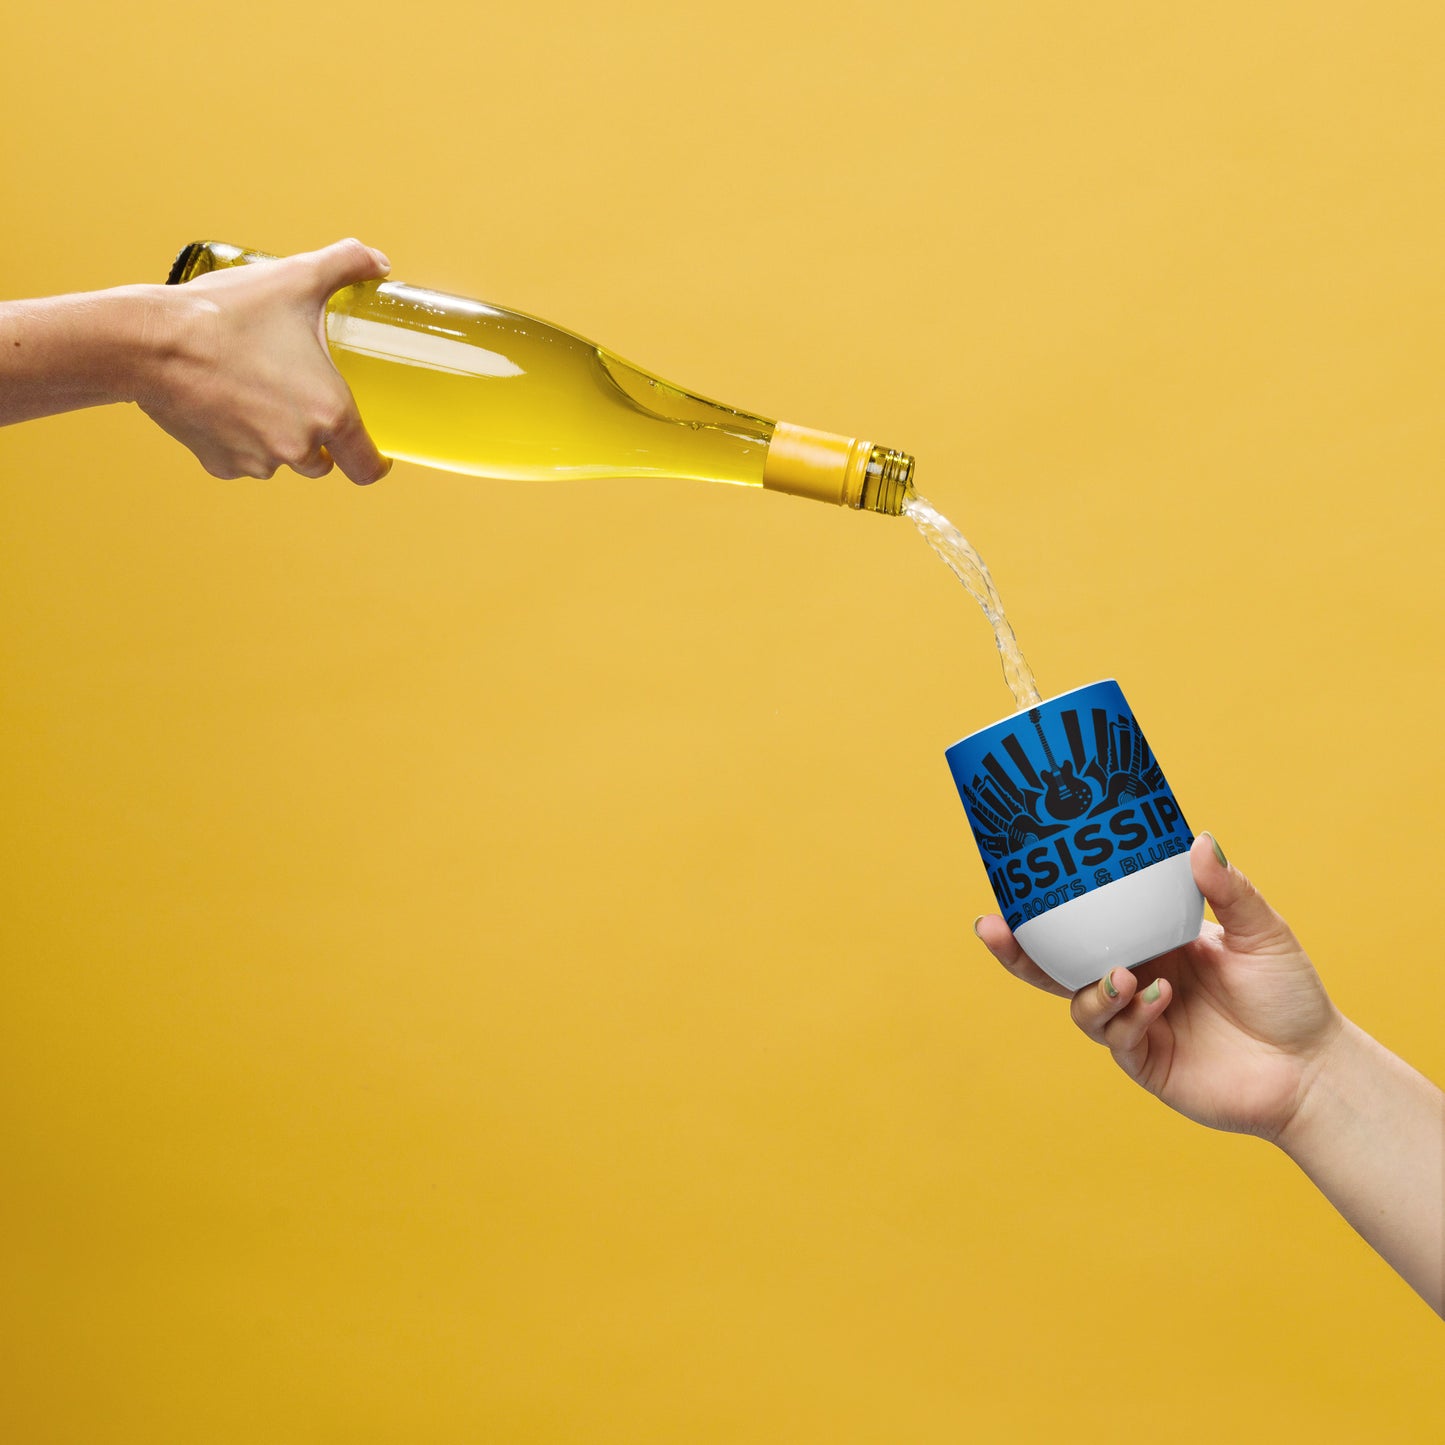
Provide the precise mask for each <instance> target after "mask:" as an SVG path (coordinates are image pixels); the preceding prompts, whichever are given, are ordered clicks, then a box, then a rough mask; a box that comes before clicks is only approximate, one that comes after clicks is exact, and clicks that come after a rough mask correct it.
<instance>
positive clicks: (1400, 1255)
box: [1279, 1022, 1445, 1315]
mask: <svg viewBox="0 0 1445 1445" xmlns="http://www.w3.org/2000/svg"><path fill="white" fill-rule="evenodd" d="M1279 1144H1280V1147H1281V1148H1283V1149H1284V1151H1285V1152H1286V1153H1287V1154H1288V1155H1289V1156H1290V1157H1291V1158H1292V1159H1293V1160H1294V1161H1295V1163H1296V1164H1298V1165H1299V1166H1300V1168H1301V1169H1303V1170H1304V1172H1305V1173H1306V1174H1308V1175H1309V1177H1310V1178H1311V1179H1312V1180H1314V1182H1315V1183H1316V1184H1317V1185H1318V1186H1319V1188H1320V1189H1321V1191H1322V1192H1323V1193H1324V1195H1325V1197H1326V1198H1327V1199H1329V1201H1330V1203H1331V1204H1333V1205H1334V1206H1335V1208H1336V1209H1338V1210H1339V1211H1340V1213H1341V1214H1342V1215H1344V1217H1345V1218H1346V1219H1347V1220H1348V1221H1349V1222H1350V1224H1352V1225H1353V1226H1354V1228H1355V1229H1356V1230H1357V1231H1358V1232H1359V1233H1360V1235H1361V1236H1362V1237H1363V1238H1364V1239H1365V1241H1366V1242H1367V1243H1368V1244H1369V1245H1371V1247H1372V1248H1374V1249H1375V1250H1376V1251H1378V1253H1379V1254H1380V1255H1381V1256H1382V1257H1383V1258H1384V1259H1385V1260H1386V1261H1387V1262H1388V1263H1389V1264H1390V1265H1391V1266H1392V1267H1393V1268H1394V1269H1395V1270H1396V1271H1397V1272H1398V1273H1399V1274H1400V1275H1401V1277H1402V1278H1403V1279H1404V1280H1405V1281H1406V1282H1407V1283H1408V1284H1409V1285H1410V1286H1411V1287H1412V1288H1413V1289H1415V1290H1416V1291H1417V1292H1418V1293H1419V1294H1420V1296H1421V1297H1422V1298H1423V1299H1424V1300H1425V1302H1426V1303H1427V1304H1429V1305H1430V1307H1431V1308H1432V1309H1433V1310H1435V1312H1436V1313H1437V1314H1442V1315H1445V1094H1442V1093H1441V1091H1440V1090H1439V1089H1438V1088H1436V1086H1435V1085H1434V1084H1432V1083H1431V1082H1430V1080H1429V1079H1427V1078H1425V1076H1424V1075H1423V1074H1420V1073H1418V1072H1417V1071H1416V1070H1414V1069H1412V1068H1411V1067H1410V1066H1409V1065H1408V1064H1406V1063H1405V1062H1404V1061H1403V1060H1401V1059H1398V1058H1396V1057H1395V1055H1394V1054H1392V1053H1391V1052H1390V1051H1389V1050H1388V1049H1386V1048H1385V1047H1384V1046H1383V1045H1381V1044H1379V1043H1377V1042H1376V1041H1375V1040H1374V1039H1372V1038H1371V1037H1370V1036H1369V1035H1368V1034H1366V1033H1365V1032H1364V1031H1363V1030H1361V1029H1359V1028H1357V1027H1356V1026H1355V1025H1354V1024H1352V1023H1348V1022H1347V1023H1346V1024H1345V1027H1344V1029H1343V1031H1342V1032H1341V1033H1340V1035H1339V1036H1338V1038H1337V1039H1336V1040H1335V1042H1334V1043H1333V1044H1332V1045H1331V1048H1330V1050H1329V1052H1328V1054H1327V1055H1326V1056H1325V1058H1324V1059H1323V1060H1322V1061H1321V1065H1320V1069H1319V1072H1318V1074H1317V1075H1316V1077H1315V1079H1314V1081H1313V1082H1312V1084H1311V1085H1310V1090H1309V1093H1308V1095H1307V1097H1306V1099H1305V1102H1304V1104H1303V1105H1302V1107H1301V1108H1300V1111H1299V1113H1298V1114H1297V1115H1296V1116H1295V1118H1294V1120H1292V1121H1291V1123H1290V1126H1289V1128H1288V1129H1287V1130H1286V1131H1285V1132H1284V1134H1282V1135H1281V1137H1280V1139H1279Z"/></svg>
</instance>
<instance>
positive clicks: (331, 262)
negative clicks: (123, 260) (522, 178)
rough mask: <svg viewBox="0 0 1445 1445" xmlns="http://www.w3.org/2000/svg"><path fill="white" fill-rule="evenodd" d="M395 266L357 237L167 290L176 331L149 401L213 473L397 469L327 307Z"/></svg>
mask: <svg viewBox="0 0 1445 1445" xmlns="http://www.w3.org/2000/svg"><path fill="white" fill-rule="evenodd" d="M388 270H390V263H389V262H388V261H387V259H386V257H385V256H383V255H382V254H381V252H379V251H375V250H372V249H371V248H370V247H368V246H363V245H362V244H361V242H360V241H354V240H348V241H338V242H337V243H336V244H335V245H332V246H327V247H325V248H324V249H323V250H320V251H309V252H304V253H302V254H300V255H296V256H289V257H286V258H284V259H279V260H276V261H272V262H268V263H267V264H266V265H263V266H246V267H238V268H236V269H233V270H227V271H215V272H212V273H210V274H209V275H205V276H198V277H196V279H195V280H194V281H192V282H191V283H190V285H188V286H184V287H167V288H160V289H161V290H162V295H163V297H164V304H165V306H166V307H167V308H168V309H169V311H170V313H171V315H170V318H169V320H170V326H171V334H172V336H173V337H174V338H175V340H174V344H173V346H172V347H171V348H170V351H169V355H168V356H167V357H166V359H165V360H164V361H163V362H162V364H161V365H160V366H158V367H157V368H155V369H154V371H153V380H152V383H151V385H150V387H149V388H148V389H147V390H146V392H145V393H143V394H142V395H141V396H139V397H138V398H137V399H138V400H139V401H140V404H141V407H142V408H143V410H144V411H145V412H146V414H147V415H148V416H150V417H151V419H152V420H153V421H155V422H156V423H157V424H158V425H159V426H161V427H163V428H164V429H165V430H166V431H167V432H169V433H170V434H171V435H172V436H173V437H175V438H176V440H177V441H179V442H181V443H183V444H184V445H185V446H187V447H189V448H190V449H191V451H193V452H194V453H195V454H196V457H197V458H198V459H199V461H200V462H201V464H202V466H204V467H205V468H206V470H207V471H208V472H210V473H211V474H212V476H217V477H224V478H231V477H242V476H250V477H269V476H271V475H272V474H273V473H274V472H275V471H276V469H277V468H278V467H281V466H289V467H290V468H291V469H292V470H293V471H297V472H300V473H301V475H302V476H305V477H322V476H325V475H326V474H327V473H328V472H329V471H330V470H331V468H332V465H333V464H335V465H336V466H339V467H340V468H341V470H342V471H343V472H344V473H345V474H346V475H347V476H348V477H350V478H351V480H352V481H353V482H357V483H362V484H365V483H370V482H374V481H377V480H379V479H380V478H381V477H383V476H385V475H386V473H387V472H388V471H389V470H390V467H391V463H390V462H388V461H387V460H386V459H385V458H384V457H383V456H382V455H381V453H380V452H378V451H377V449H376V446H375V445H374V443H373V442H372V440H371V437H370V436H369V435H368V434H367V431H366V428H365V426H364V425H363V424H362V420H361V417H360V415H359V414H358V412H357V409H356V403H355V402H354V401H353V400H352V396H351V392H350V390H349V388H348V387H347V385H346V382H345V381H344V380H343V379H342V377H341V374H340V373H339V372H338V371H337V370H336V367H335V366H334V365H333V364H332V361H331V356H330V353H329V352H328V350H327V346H326V323H325V317H326V303H327V301H328V300H329V299H330V298H331V296H332V295H333V294H334V293H335V292H336V291H339V290H340V289H341V288H342V287H344V286H350V285H353V284H355V283H356V282H358V281H374V280H378V279H380V278H381V277H383V276H385V275H386V273H387V272H388Z"/></svg>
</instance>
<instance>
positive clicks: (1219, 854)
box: [1209, 833, 1229, 868]
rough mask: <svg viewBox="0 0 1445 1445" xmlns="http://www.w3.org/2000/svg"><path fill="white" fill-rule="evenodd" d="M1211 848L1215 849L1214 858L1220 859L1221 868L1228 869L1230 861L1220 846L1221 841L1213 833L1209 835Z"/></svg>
mask: <svg viewBox="0 0 1445 1445" xmlns="http://www.w3.org/2000/svg"><path fill="white" fill-rule="evenodd" d="M1209 846H1210V847H1211V848H1213V849H1214V856H1215V857H1216V858H1218V859H1219V866H1220V867H1221V868H1228V867H1229V859H1228V858H1226V857H1225V856H1224V849H1223V848H1221V847H1220V846H1219V839H1218V838H1216V837H1215V836H1214V834H1213V833H1211V834H1209Z"/></svg>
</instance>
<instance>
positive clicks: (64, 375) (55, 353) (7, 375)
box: [0, 286, 170, 425]
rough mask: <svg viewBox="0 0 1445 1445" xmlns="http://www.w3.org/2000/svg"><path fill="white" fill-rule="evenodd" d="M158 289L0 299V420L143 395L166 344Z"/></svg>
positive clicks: (24, 418) (125, 288)
mask: <svg viewBox="0 0 1445 1445" xmlns="http://www.w3.org/2000/svg"><path fill="white" fill-rule="evenodd" d="M163 290H164V288H162V287H158V286H118V287H116V288H114V289H113V290H109V291H92V292H88V293H85V294H83V295H77V296H53V297H47V298H45V299H43V300H38V301H7V302H3V303H0V425H5V424H7V423H10V422H17V421H28V420H30V419H31V418H33V417H40V416H51V415H53V414H55V413H56V412H62V411H73V410H75V409H77V408H78V407H86V406H100V405H103V404H105V403H108V402H115V401H138V400H142V399H143V398H144V396H145V394H146V391H147V388H148V387H149V386H150V385H151V384H152V378H153V376H154V374H155V372H156V368H157V367H158V365H159V364H160V363H161V361H162V360H163V357H164V353H165V351H166V349H167V344H168V338H167V335H166V333H167V332H168V330H169V329H170V328H169V324H168V321H167V318H166V310H165V305H164V296H163V295H162V294H161V293H163Z"/></svg>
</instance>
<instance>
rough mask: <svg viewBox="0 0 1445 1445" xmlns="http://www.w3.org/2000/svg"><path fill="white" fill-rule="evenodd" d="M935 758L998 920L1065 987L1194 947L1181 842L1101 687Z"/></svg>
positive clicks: (1192, 899) (1194, 906)
mask: <svg viewBox="0 0 1445 1445" xmlns="http://www.w3.org/2000/svg"><path fill="white" fill-rule="evenodd" d="M945 757H946V758H947V759H948V766H949V769H950V771H951V772H952V773H953V780H954V782H955V783H956V784H957V786H958V795H959V797H960V798H962V799H963V807H964V811H965V812H966V813H967V814H968V821H969V824H970V826H971V827H972V828H973V836H974V841H975V842H976V843H977V844H978V851H979V855H980V856H981V857H982V859H983V865H984V868H985V869H986V870H987V872H988V881H989V884H990V886H991V887H992V888H993V892H994V897H995V898H996V899H997V900H998V907H999V912H1000V913H1001V914H1003V916H1004V919H1005V921H1006V922H1007V923H1008V925H1009V927H1010V928H1012V929H1013V932H1014V936H1015V937H1016V938H1017V939H1018V941H1019V944H1020V945H1021V946H1022V947H1023V949H1024V950H1025V952H1027V953H1028V955H1029V957H1030V958H1032V959H1033V960H1034V962H1035V963H1037V964H1038V966H1039V967H1040V968H1041V969H1043V970H1044V972H1045V973H1047V974H1048V975H1049V976H1050V977H1051V978H1053V979H1056V980H1057V981H1058V982H1059V983H1061V984H1063V985H1064V987H1065V988H1068V989H1070V990H1077V989H1080V988H1084V987H1085V986H1087V985H1088V984H1091V983H1094V982H1097V980H1099V979H1101V978H1103V976H1104V975H1105V974H1106V973H1108V972H1109V971H1110V969H1113V968H1118V967H1121V966H1122V967H1124V968H1132V967H1134V966H1135V965H1136V964H1140V963H1146V962H1147V961H1148V960H1149V959H1151V958H1157V957H1158V956H1159V955H1160V954H1161V953H1166V952H1168V951H1169V950H1170V949H1171V948H1178V947H1179V946H1180V945H1181V944H1184V943H1188V942H1189V941H1190V939H1192V938H1196V937H1198V935H1199V928H1200V924H1201V923H1202V922H1203V920H1204V899H1203V896H1202V895H1201V894H1200V892H1199V889H1198V888H1197V887H1196V886H1195V883H1194V876H1193V874H1192V873H1191V872H1190V869H1189V847H1190V844H1191V843H1193V841H1194V835H1193V833H1191V832H1190V831H1189V825H1188V823H1186V822H1185V820H1184V814H1183V811H1182V810H1181V809H1180V807H1179V803H1178V800H1177V799H1176V798H1175V796H1174V793H1173V790H1172V789H1171V788H1170V786H1169V784H1168V782H1167V781H1166V779H1165V777H1164V773H1163V770H1162V769H1161V768H1160V766H1159V763H1158V760H1157V759H1156V758H1155V756H1154V753H1153V750H1152V749H1151V748H1150V747H1149V744H1148V742H1147V740H1146V739H1145V737H1144V734H1143V732H1142V730H1141V729H1140V727H1139V724H1138V721H1137V720H1136V719H1135V717H1134V714H1133V712H1132V710H1131V709H1130V707H1129V704H1128V703H1127V702H1125V700H1124V694H1123V692H1121V691H1120V689H1119V684H1118V683H1117V682H1115V681H1114V680H1113V679H1112V678H1110V679H1108V680H1107V681H1104V682H1094V683H1090V684H1089V685H1088V686H1087V687H1079V688H1075V689H1074V690H1073V691H1072V692H1066V693H1061V694H1060V695H1059V696H1058V697H1053V698H1050V699H1049V700H1048V701H1047V702H1042V703H1040V704H1039V705H1038V706H1037V707H1031V708H1025V709H1024V710H1023V711H1022V712H1017V713H1015V714H1014V715H1013V716H1012V717H1008V718H1004V719H1003V721H1002V722H996V723H994V724H993V725H992V726H991V727H986V728H984V729H982V730H981V731H980V732H976V733H971V734H970V735H969V736H968V737H966V738H963V739H962V740H960V741H959V742H956V743H954V745H953V746H952V747H951V748H949V749H948V750H947V752H946V753H945Z"/></svg>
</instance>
